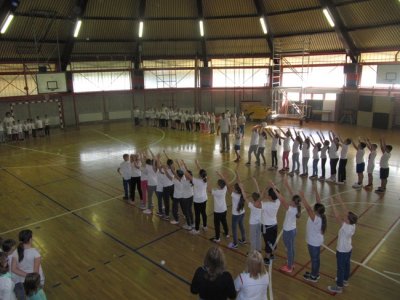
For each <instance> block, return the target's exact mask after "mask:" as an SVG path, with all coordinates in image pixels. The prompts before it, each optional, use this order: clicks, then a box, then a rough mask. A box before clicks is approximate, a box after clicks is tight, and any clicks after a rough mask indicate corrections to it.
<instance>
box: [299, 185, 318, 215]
mask: <svg viewBox="0 0 400 300" xmlns="http://www.w3.org/2000/svg"><path fill="white" fill-rule="evenodd" d="M299 196H300V198H301V202H302V203H303V205H304V208H305V209H306V211H307V214H308V216H309V217H310V218H311V220H313V221H314V219H315V213H314V210H313V209H312V207H311V206H310V203H308V201H307V199H306V197H305V196H304V193H303V192H302V191H301V192H299Z"/></svg>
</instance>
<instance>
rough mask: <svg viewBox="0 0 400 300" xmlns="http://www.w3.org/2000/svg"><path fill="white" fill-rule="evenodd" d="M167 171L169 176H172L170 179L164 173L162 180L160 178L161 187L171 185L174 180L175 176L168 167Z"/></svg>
mask: <svg viewBox="0 0 400 300" xmlns="http://www.w3.org/2000/svg"><path fill="white" fill-rule="evenodd" d="M167 172H168V175H169V177H171V178H172V180H171V179H169V178H168V176H167V175H165V174H164V177H163V180H162V181H163V187H167V186H171V185H173V184H174V182H173V179H174V177H175V176H174V173H172V171H171V170H170V169H167Z"/></svg>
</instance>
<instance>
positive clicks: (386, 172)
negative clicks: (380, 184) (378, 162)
mask: <svg viewBox="0 0 400 300" xmlns="http://www.w3.org/2000/svg"><path fill="white" fill-rule="evenodd" d="M379 175H380V179H387V178H388V177H389V168H381V169H380V170H379Z"/></svg>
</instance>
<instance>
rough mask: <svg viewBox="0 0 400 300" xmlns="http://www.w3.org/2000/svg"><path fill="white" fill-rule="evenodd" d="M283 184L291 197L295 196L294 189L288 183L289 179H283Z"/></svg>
mask: <svg viewBox="0 0 400 300" xmlns="http://www.w3.org/2000/svg"><path fill="white" fill-rule="evenodd" d="M283 184H284V185H285V187H286V188H287V190H288V191H289V193H290V196H293V194H294V193H293V190H292V188H291V187H290V185H289V182H288V181H287V177H286V176H285V177H284V178H283Z"/></svg>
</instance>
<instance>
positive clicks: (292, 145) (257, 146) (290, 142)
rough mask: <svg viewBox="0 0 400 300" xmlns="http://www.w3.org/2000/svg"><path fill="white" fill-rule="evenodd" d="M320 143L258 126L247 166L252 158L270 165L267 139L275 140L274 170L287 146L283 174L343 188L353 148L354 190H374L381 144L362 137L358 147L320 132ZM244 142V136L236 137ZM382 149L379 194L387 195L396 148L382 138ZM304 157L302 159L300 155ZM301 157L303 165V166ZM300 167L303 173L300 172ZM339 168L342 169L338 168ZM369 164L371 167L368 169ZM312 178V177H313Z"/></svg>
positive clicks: (297, 134) (253, 137)
mask: <svg viewBox="0 0 400 300" xmlns="http://www.w3.org/2000/svg"><path fill="white" fill-rule="evenodd" d="M316 134H317V136H318V138H319V141H315V139H314V137H313V136H312V134H311V135H309V136H306V135H305V134H304V132H301V133H300V132H298V131H296V129H293V130H290V129H289V128H288V129H287V130H286V131H284V130H283V129H282V128H280V127H278V129H275V130H272V129H270V128H267V127H266V126H265V125H256V126H254V127H253V128H252V133H251V138H250V145H249V150H248V161H247V163H246V165H248V166H249V165H250V164H251V159H252V156H253V155H254V156H255V158H256V165H260V157H262V159H263V164H264V165H266V160H265V157H264V151H265V147H266V139H267V136H270V137H271V139H272V143H271V167H270V170H277V169H278V147H279V146H280V145H281V144H283V153H282V168H281V169H280V170H279V172H280V173H282V174H285V173H287V174H288V175H289V176H294V175H295V174H300V175H299V176H300V177H304V178H307V177H309V179H311V180H319V181H325V182H328V183H336V184H338V185H343V184H345V182H346V165H347V156H348V151H349V147H350V146H353V147H354V149H355V150H356V173H357V176H358V178H357V182H355V183H354V184H353V186H352V187H353V188H355V189H361V188H362V187H364V188H365V189H366V190H371V189H372V188H373V171H374V169H375V159H376V156H377V149H378V144H375V143H371V141H370V140H369V139H368V138H367V139H362V138H359V140H358V143H357V144H356V143H355V142H354V141H353V140H352V139H350V138H346V139H342V138H341V136H340V135H336V134H335V133H334V132H333V131H329V132H328V138H325V135H324V134H323V132H322V131H321V132H318V131H317V132H316ZM236 138H237V141H238V143H239V142H240V135H239V134H238V136H237V137H236ZM379 147H380V149H381V151H382V156H381V158H380V176H379V177H380V179H381V185H380V187H378V188H377V189H376V190H375V192H377V193H384V192H385V191H386V185H387V178H388V177H389V159H390V156H391V151H392V149H393V148H392V146H391V145H387V144H386V141H385V139H384V138H381V139H380V143H379ZM366 148H368V150H369V151H370V153H369V155H368V160H367V163H366V162H365V158H364V156H365V149H366ZM239 150H240V147H235V151H236V155H237V157H236V160H235V162H237V161H239V160H240V153H239ZM339 150H340V152H339ZM290 152H292V169H291V170H290V168H289V154H290ZM300 154H301V156H300ZM300 157H301V163H300ZM328 157H329V165H330V177H328V178H327V177H326V170H325V165H326V162H327V159H328ZM310 159H312V174H311V175H310V174H309V173H308V171H309V166H308V163H309V161H310ZM319 164H320V169H321V175H320V176H319V177H318V172H319V171H318V165H319ZM300 165H301V166H302V172H301V173H300ZM338 165H339V166H338ZM366 165H367V167H366ZM365 169H366V170H367V173H368V183H367V184H366V185H365V186H364V185H363V184H364V171H365ZM309 175H310V176H309Z"/></svg>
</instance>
